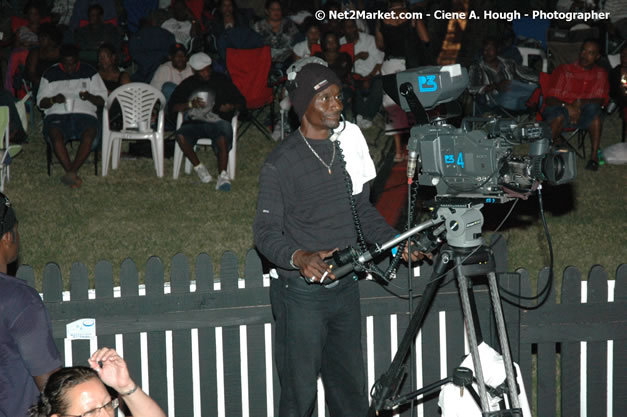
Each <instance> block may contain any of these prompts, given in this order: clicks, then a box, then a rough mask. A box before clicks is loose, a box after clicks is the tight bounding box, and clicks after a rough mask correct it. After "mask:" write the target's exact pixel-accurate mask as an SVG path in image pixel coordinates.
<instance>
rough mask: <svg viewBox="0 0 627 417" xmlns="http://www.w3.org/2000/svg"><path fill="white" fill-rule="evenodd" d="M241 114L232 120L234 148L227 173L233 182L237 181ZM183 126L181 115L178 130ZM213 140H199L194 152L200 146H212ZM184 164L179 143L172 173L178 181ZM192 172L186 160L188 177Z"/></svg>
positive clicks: (231, 151)
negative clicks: (238, 136) (236, 171)
mask: <svg viewBox="0 0 627 417" xmlns="http://www.w3.org/2000/svg"><path fill="white" fill-rule="evenodd" d="M238 115H239V113H235V115H233V118H232V119H231V126H232V128H233V146H232V147H231V150H230V151H229V160H228V163H227V165H226V173H227V174H229V178H230V179H231V180H234V179H235V166H236V163H237V120H238V119H237V117H238ZM182 124H183V113H179V114H178V116H177V117H176V128H177V129H178V128H179V127H181V125H182ZM211 144H212V139H211V138H201V139H198V142H196V145H195V146H194V150H196V149H197V148H198V146H199V145H211ZM182 162H183V150H182V149H181V147H180V146H179V144H178V142H175V145H174V169H173V171H172V178H174V179H177V178H178V177H179V171H180V170H181V163H182ZM191 172H192V163H191V162H189V159H187V158H185V173H186V174H187V175H189V174H191Z"/></svg>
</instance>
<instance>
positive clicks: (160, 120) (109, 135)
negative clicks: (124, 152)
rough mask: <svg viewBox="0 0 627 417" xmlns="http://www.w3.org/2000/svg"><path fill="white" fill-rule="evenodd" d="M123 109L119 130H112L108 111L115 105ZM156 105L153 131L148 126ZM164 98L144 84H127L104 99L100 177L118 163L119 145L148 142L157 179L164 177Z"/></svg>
mask: <svg viewBox="0 0 627 417" xmlns="http://www.w3.org/2000/svg"><path fill="white" fill-rule="evenodd" d="M116 100H117V101H118V103H120V107H121V108H122V129H121V130H119V131H118V130H111V127H110V126H109V110H110V109H111V106H112V105H113V103H114V102H115V101H116ZM157 104H159V113H158V116H157V126H156V129H155V128H153V126H152V125H151V121H152V114H153V110H154V109H155V106H157ZM164 110H165V97H164V96H163V93H161V91H159V90H157V89H156V88H154V87H153V86H151V85H149V84H144V83H129V84H125V85H121V86H120V87H118V88H116V89H115V90H114V91H113V92H112V93H111V94H110V95H109V98H108V99H107V102H106V103H105V107H104V110H103V113H102V176H103V177H104V176H106V175H107V173H108V171H109V158H111V168H112V169H117V168H118V165H119V163H120V152H121V148H122V147H121V141H123V140H148V141H150V145H151V148H152V159H153V160H154V165H155V171H156V172H157V176H158V177H159V178H161V177H163V129H164V120H165V116H164Z"/></svg>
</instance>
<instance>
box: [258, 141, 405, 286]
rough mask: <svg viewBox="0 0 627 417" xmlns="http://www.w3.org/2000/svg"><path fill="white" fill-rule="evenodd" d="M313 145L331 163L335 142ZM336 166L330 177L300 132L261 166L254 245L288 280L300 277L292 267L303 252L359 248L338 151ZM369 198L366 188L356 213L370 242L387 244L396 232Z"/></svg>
mask: <svg viewBox="0 0 627 417" xmlns="http://www.w3.org/2000/svg"><path fill="white" fill-rule="evenodd" d="M308 142H309V144H310V145H311V146H312V148H313V149H315V151H316V152H317V153H318V155H320V157H321V158H322V160H323V161H325V163H327V164H328V163H329V162H330V161H331V158H332V155H333V145H332V142H330V141H329V140H308ZM331 168H332V174H331V175H329V173H328V171H327V168H326V167H325V166H324V165H322V163H321V162H320V161H319V160H318V159H317V158H316V157H315V156H314V155H313V153H312V152H311V150H310V149H309V148H308V147H307V145H306V144H305V142H304V140H303V138H302V137H301V136H300V133H299V131H298V130H296V131H295V132H293V133H292V134H291V135H290V136H288V138H287V139H286V140H285V141H284V142H282V143H281V144H280V145H279V146H277V147H276V148H275V149H274V151H272V153H270V155H269V156H268V158H267V159H266V161H265V163H264V165H263V167H262V168H261V174H260V176H259V199H258V203H257V214H256V217H255V222H254V226H253V231H254V238H255V245H256V246H257V249H258V250H259V251H260V252H261V253H262V254H263V255H264V256H265V257H266V258H268V260H270V262H272V263H273V264H274V265H275V266H276V267H277V269H278V271H279V273H280V274H282V275H284V276H288V277H293V276H294V277H296V276H299V272H298V271H297V270H295V269H294V268H292V267H291V265H290V258H291V256H292V254H293V253H294V251H296V250H298V249H302V250H306V251H321V250H331V249H334V248H340V249H343V248H345V247H347V246H353V247H355V248H358V244H357V234H356V232H355V227H354V224H353V217H352V214H351V208H350V203H349V198H348V192H347V187H346V185H345V180H344V169H342V164H341V162H340V158H339V153H337V154H336V156H335V160H334V162H333V165H332V167H331ZM369 194H370V187H369V186H368V184H364V187H363V190H362V192H361V193H359V194H357V195H355V196H354V198H355V202H356V206H357V213H358V215H359V218H360V220H361V224H362V229H363V232H364V236H365V239H366V241H367V242H369V243H375V242H377V243H383V242H385V241H387V240H389V239H391V238H392V237H394V235H395V234H396V233H397V232H396V230H395V229H394V228H392V227H391V226H389V225H388V224H387V223H386V222H385V220H384V219H383V217H382V216H381V215H380V214H379V212H377V210H376V209H375V208H374V207H373V206H372V204H371V203H370V200H369Z"/></svg>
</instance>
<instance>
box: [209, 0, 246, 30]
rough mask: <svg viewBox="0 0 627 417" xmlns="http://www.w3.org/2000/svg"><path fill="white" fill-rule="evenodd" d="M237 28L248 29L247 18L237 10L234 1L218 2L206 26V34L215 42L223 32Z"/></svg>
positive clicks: (223, 0)
mask: <svg viewBox="0 0 627 417" xmlns="http://www.w3.org/2000/svg"><path fill="white" fill-rule="evenodd" d="M237 27H249V21H248V18H247V17H246V15H245V14H244V13H242V12H241V11H240V10H239V8H238V7H237V3H236V2H235V0H220V1H219V2H218V4H217V6H216V9H215V12H214V16H213V19H212V20H211V21H210V22H209V24H208V28H207V29H208V30H207V31H208V33H209V34H211V36H213V38H214V39H215V40H217V39H218V38H219V37H220V36H221V35H222V34H223V33H224V31H225V30H227V29H233V28H237Z"/></svg>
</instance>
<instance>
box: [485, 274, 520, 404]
mask: <svg viewBox="0 0 627 417" xmlns="http://www.w3.org/2000/svg"><path fill="white" fill-rule="evenodd" d="M488 284H489V286H490V296H491V298H492V308H494V318H495V320H496V327H497V332H498V334H499V341H500V343H501V350H502V352H503V363H504V364H505V376H506V378H507V386H508V387H509V398H510V401H511V403H510V407H511V408H520V401H519V400H518V390H517V389H516V380H515V379H514V365H513V364H512V355H511V352H510V350H509V341H508V340H507V331H506V329H505V319H504V317H503V307H502V306H501V297H500V296H499V289H498V287H497V284H496V274H495V273H494V272H489V273H488Z"/></svg>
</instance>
